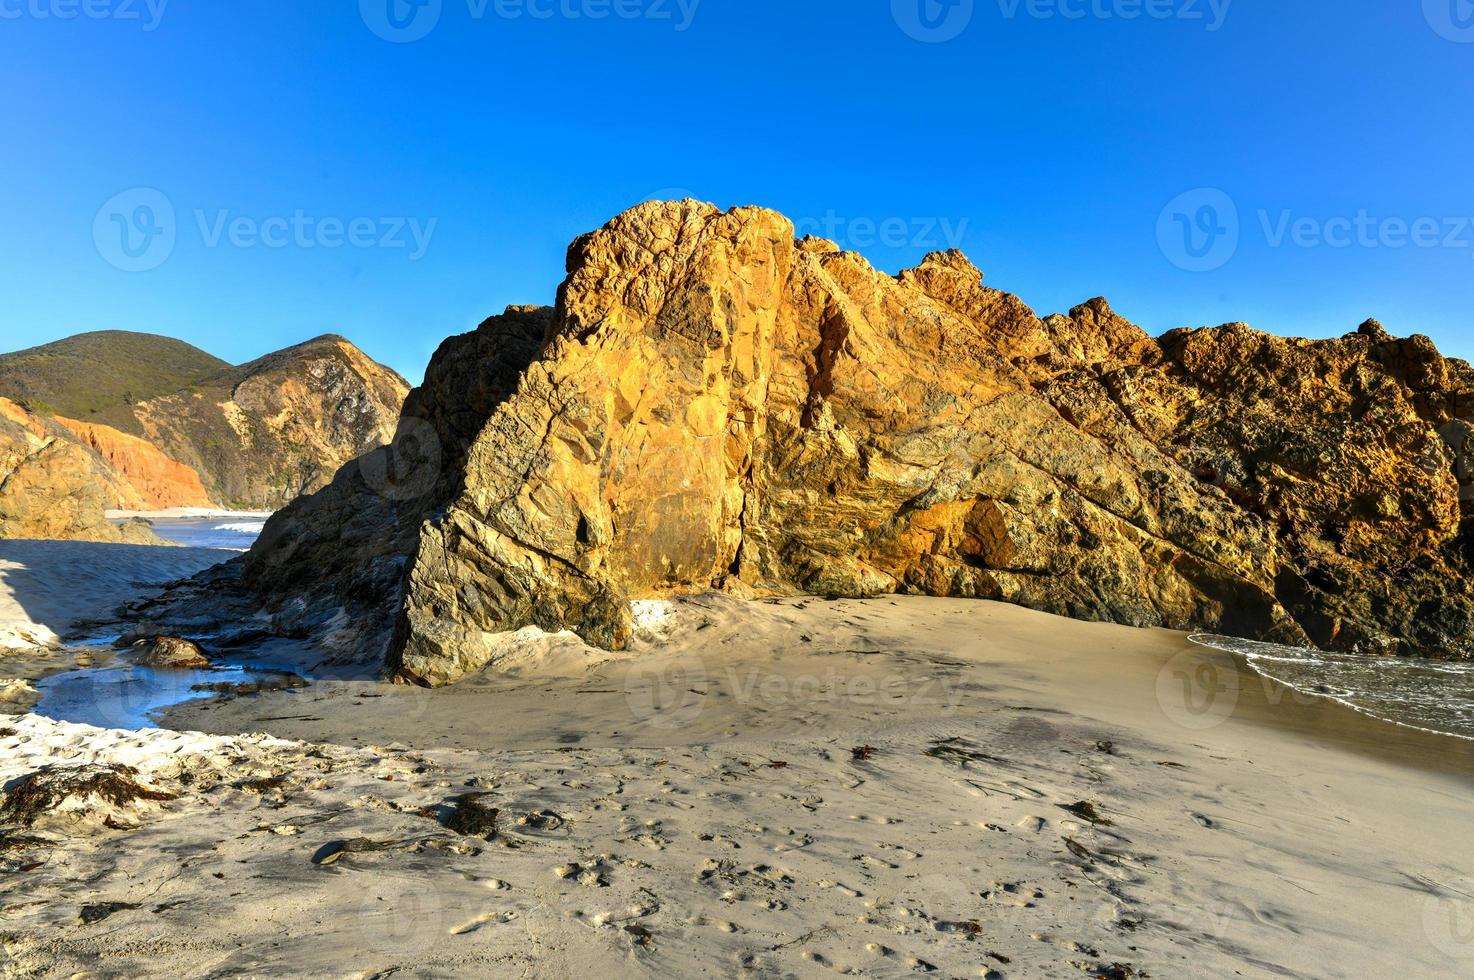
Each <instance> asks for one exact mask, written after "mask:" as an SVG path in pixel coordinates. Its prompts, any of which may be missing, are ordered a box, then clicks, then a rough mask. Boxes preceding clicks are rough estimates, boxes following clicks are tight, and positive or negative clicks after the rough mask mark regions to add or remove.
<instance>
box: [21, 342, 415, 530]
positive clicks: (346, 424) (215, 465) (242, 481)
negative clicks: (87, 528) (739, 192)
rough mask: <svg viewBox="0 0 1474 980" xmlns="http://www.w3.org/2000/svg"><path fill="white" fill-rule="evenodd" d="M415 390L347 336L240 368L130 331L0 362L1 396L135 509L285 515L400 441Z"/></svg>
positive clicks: (112, 502) (114, 500)
mask: <svg viewBox="0 0 1474 980" xmlns="http://www.w3.org/2000/svg"><path fill="white" fill-rule="evenodd" d="M408 390H409V386H408V385H407V384H406V383H405V381H404V379H402V378H400V377H399V375H398V374H396V373H395V372H393V371H391V370H390V369H389V368H386V367H384V366H383V365H380V364H377V363H375V362H374V361H373V360H371V359H370V358H368V357H367V356H366V355H365V354H364V353H363V352H362V351H360V350H359V349H358V348H356V347H354V346H353V345H352V344H350V343H349V342H348V341H346V340H344V339H343V338H341V337H337V336H323V337H319V338H317V339H315V340H312V341H308V342H307V343H305V344H300V345H298V346H296V347H292V348H288V349H287V350H283V351H278V352H277V353H275V354H270V355H267V356H266V357H263V358H261V359H259V360H257V361H253V362H252V363H250V364H246V365H244V366H242V367H232V366H231V365H229V364H227V363H226V362H224V361H221V360H220V359H218V358H215V357H212V356H210V355H209V354H206V353H205V352H203V351H200V350H197V349H196V348H193V347H190V346H189V345H188V344H184V343H181V342H179V341H176V340H171V339H169V338H167V337H156V336H152V335H148V334H134V333H126V332H123V331H103V332H100V333H90V334H81V335H78V336H76V337H71V338H68V339H66V340H63V341H58V342H56V343H54V344H47V345H45V346H43V347H37V348H32V349H30V350H25V351H19V352H17V353H14V354H5V355H0V395H9V396H11V397H13V398H15V399H16V400H18V401H22V402H24V403H25V404H27V405H28V406H30V407H31V408H32V410H33V411H34V412H35V413H36V414H38V415H44V416H54V417H55V418H56V420H57V421H58V422H61V423H64V424H65V426H66V427H67V429H69V430H70V434H66V433H64V434H63V435H64V437H66V438H74V439H75V440H76V441H77V442H79V443H80V444H82V445H83V446H85V447H86V448H87V449H89V450H91V451H95V452H96V453H97V454H99V455H101V456H102V457H103V458H104V459H106V460H107V461H108V462H109V464H110V465H111V467H112V469H113V471H114V472H113V474H112V475H111V476H109V477H107V478H106V479H105V482H107V483H108V490H109V492H108V497H109V502H108V505H109V506H115V507H122V508H125V509H156V508H164V507H176V506H208V505H210V504H215V505H219V506H225V507H235V508H242V509H250V510H257V509H274V508H277V507H280V506H282V505H284V504H285V503H287V502H288V501H290V500H292V499H293V498H295V497H297V496H298V495H300V494H302V493H310V492H312V491H314V490H317V489H320V488H321V487H323V486H325V485H326V484H327V483H328V481H329V480H330V479H331V478H332V475H333V474H334V473H336V472H337V471H338V469H339V468H340V467H342V466H343V464H344V463H346V462H348V461H349V460H350V459H353V458H354V457H355V456H358V455H360V454H362V453H364V452H367V451H368V450H370V449H373V448H375V447H377V446H381V445H383V444H384V443H386V442H388V441H389V439H390V438H391V437H392V436H393V434H394V426H395V421H396V419H397V418H398V416H399V412H400V408H401V407H402V405H403V403H404V397H405V395H406V393H407V392H408Z"/></svg>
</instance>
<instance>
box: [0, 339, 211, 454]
mask: <svg viewBox="0 0 1474 980" xmlns="http://www.w3.org/2000/svg"><path fill="white" fill-rule="evenodd" d="M232 370H233V368H232V366H231V365H230V364H229V363H228V362H226V361H222V360H221V359H220V358H218V357H214V356H212V355H210V354H207V353H205V352H204V351H202V350H200V349H199V348H197V347H191V346H190V345H189V344H186V343H184V342H183V341H181V340H174V339H172V338H170V337H158V336H155V335H153V334H144V333H131V332H129V331H125V330H101V331H97V332H95V333H84V334H78V335H77V336H75V337H68V338H66V339H65V340H58V341H56V342H55V343H51V344H45V345H43V346H40V347H32V348H30V349H28V350H22V351H16V352H15V353H13V354H0V395H3V396H5V397H7V398H10V399H11V400H13V401H17V402H20V403H21V404H23V405H26V406H27V407H28V408H30V409H32V410H33V411H36V412H41V413H45V414H56V415H65V416H67V417H69V418H74V419H80V420H82V421H84V422H101V423H103V424H105V425H111V426H113V427H114V428H117V429H121V430H123V431H124V432H129V433H132V434H134V435H140V434H141V432H140V428H139V425H138V420H137V419H136V418H134V416H133V413H132V412H131V411H130V410H129V406H130V405H133V404H134V403H136V402H140V401H144V400H147V399H149V398H156V397H158V396H160V395H167V394H172V393H174V392H177V391H181V390H183V389H185V388H189V387H191V386H193V385H199V384H202V383H204V382H207V381H209V380H211V379H213V378H215V377H218V376H220V375H222V374H224V373H226V372H229V371H232Z"/></svg>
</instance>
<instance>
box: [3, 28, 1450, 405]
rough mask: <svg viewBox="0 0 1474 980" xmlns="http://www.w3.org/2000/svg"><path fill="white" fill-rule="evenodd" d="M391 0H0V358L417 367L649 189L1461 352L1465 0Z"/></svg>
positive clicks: (1031, 279)
mask: <svg viewBox="0 0 1474 980" xmlns="http://www.w3.org/2000/svg"><path fill="white" fill-rule="evenodd" d="M416 2H419V3H423V4H425V6H423V7H415V6H411V5H410V4H409V3H408V2H407V0H362V2H360V0H315V2H311V3H304V2H302V0H290V2H289V0H253V2H251V3H249V4H243V3H220V2H218V0H0V80H3V82H4V85H5V91H6V92H7V97H6V99H4V100H3V102H0V126H3V131H4V132H5V133H6V134H7V135H8V137H9V138H8V139H7V141H6V143H7V146H6V149H5V151H4V152H3V154H0V178H3V179H0V213H3V215H4V216H5V232H4V234H3V235H0V290H3V294H4V296H5V302H4V304H3V307H0V348H4V349H15V348H20V347H25V346H30V345H32V344H37V343H42V342H45V341H48V340H52V339H56V338H58V337H62V336H66V335H68V334H72V333H77V332H80V331H84V330H95V329H104V328H119V329H130V330H144V331H150V332H157V333H164V334H169V335H172V336H177V337H180V338H183V339H185V340H188V341H190V342H192V343H195V344H197V345H199V346H201V347H204V348H206V349H208V350H210V351H212V352H214V353H216V354H218V355H220V356H222V357H226V358H228V359H230V360H233V361H243V360H246V359H249V358H251V357H254V356H256V355H259V354H261V353H264V352H266V351H269V350H273V349H276V348H279V347H282V346H285V345H287V344H290V343H293V342H296V341H299V340H302V339H305V338H307V337H309V336H312V335H315V334H318V333H322V332H327V331H335V332H339V333H343V334H345V335H347V336H349V337H350V338H352V339H353V340H354V341H356V342H358V343H359V344H360V345H361V346H363V347H364V348H365V349H366V350H368V351H369V353H371V354H372V355H374V356H375V357H377V358H379V359H380V360H383V361H385V362H387V363H389V364H391V365H392V366H394V367H396V368H398V369H399V370H400V371H401V372H403V373H404V374H405V375H407V376H409V377H410V378H411V379H412V380H418V378H419V377H420V374H421V372H422V370H423V367H424V364H425V362H426V361H427V359H428V358H429V356H430V354H431V353H432V352H433V351H434V349H435V347H436V346H437V344H438V343H439V341H440V340H441V339H442V338H443V337H445V336H446V335H448V334H452V333H458V332H461V331H464V330H467V329H470V328H471V327H473V326H474V325H475V324H476V323H477V322H479V320H480V319H482V318H483V317H484V316H486V315H488V314H490V313H493V312H497V311H499V310H500V309H501V308H502V307H503V306H505V305H506V304H507V303H512V302H518V303H521V302H551V301H552V299H553V296H554V292H555V289H556V287H557V284H558V282H559V281H560V279H561V277H562V272H563V258H564V253H565V250H566V248H567V245H568V242H569V241H570V240H571V239H572V238H573V237H574V236H576V235H577V234H580V233H581V232H584V231H587V230H589V229H591V228H594V227H596V226H598V225H600V224H602V223H603V222H604V221H606V220H607V219H608V218H609V217H611V216H612V215H614V214H615V213H617V212H619V211H620V210H622V209H623V208H625V207H627V206H629V205H631V204H634V203H636V202H638V201H640V200H643V199H646V198H649V197H651V196H655V195H658V194H664V195H670V194H672V193H675V192H677V191H679V192H683V193H684V192H689V193H690V194H692V195H694V196H697V197H701V198H704V199H707V200H711V201H714V202H716V203H718V204H720V205H722V206H730V205H735V204H749V203H751V204H763V205H767V206H770V207H775V208H778V209H779V210H782V211H784V212H785V213H787V214H788V215H789V216H790V217H794V218H795V219H799V220H801V221H803V223H804V226H805V227H806V228H808V229H810V230H814V231H816V232H819V233H826V234H828V235H829V236H830V237H837V238H838V239H840V241H841V242H843V243H845V244H847V245H850V246H851V247H854V248H856V249H857V250H858V251H861V252H863V253H864V254H865V255H866V256H867V257H868V258H869V259H870V260H871V261H872V262H873V263H874V264H876V265H877V266H879V267H881V268H884V269H886V270H889V271H896V270H899V269H901V268H903V267H906V266H908V265H911V264H914V263H915V262H917V261H919V260H920V258H921V257H922V256H923V255H924V254H925V253H926V252H928V251H931V250H933V249H936V248H943V247H947V246H950V245H953V244H956V245H960V247H962V248H963V249H964V250H965V251H966V252H967V253H968V254H969V255H970V256H971V257H972V258H973V260H974V261H975V262H976V263H977V265H978V266H979V267H980V268H982V269H983V271H984V272H985V273H986V275H987V282H988V283H990V284H991V285H994V286H997V287H999V288H1001V289H1007V290H1009V291H1011V292H1015V293H1018V294H1019V295H1020V296H1022V297H1023V298H1024V299H1025V300H1026V301H1027V302H1028V303H1030V304H1031V305H1032V306H1034V308H1035V309H1037V310H1038V311H1040V312H1041V313H1047V312H1053V311H1057V310H1063V309H1066V308H1068V307H1069V306H1071V305H1073V304H1075V303H1078V302H1080V301H1081V300H1083V299H1086V298H1089V297H1091V296H1095V295H1105V296H1107V297H1109V298H1110V300H1111V302H1112V304H1113V305H1114V307H1115V308H1116V310H1117V311H1118V312H1120V313H1121V314H1123V315H1125V316H1127V317H1129V318H1131V319H1133V320H1135V321H1136V322H1138V323H1141V324H1142V325H1143V326H1145V327H1146V328H1147V329H1149V330H1151V331H1152V332H1154V333H1155V332H1160V331H1162V330H1166V329H1170V328H1172V327H1176V326H1184V325H1189V326H1198V325H1203V324H1217V323H1221V322H1225V321H1228V320H1247V321H1249V322H1250V323H1252V324H1254V325H1255V326H1258V327H1261V328H1263V329H1267V330H1272V331H1275V332H1278V333H1284V334H1295V335H1305V336H1330V335H1336V334H1340V333H1344V332H1346V331H1348V330H1351V329H1354V328H1355V327H1356V325H1357V324H1358V323H1360V322H1361V321H1362V320H1363V319H1365V318H1366V317H1369V316H1376V317H1378V318H1380V319H1382V320H1383V321H1384V322H1385V323H1386V324H1387V326H1388V327H1389V329H1391V330H1392V331H1393V332H1394V333H1398V334H1406V333H1414V332H1421V333H1427V334H1429V335H1431V336H1432V337H1433V338H1434V339H1435V340H1436V341H1437V342H1438V344H1439V346H1440V347H1441V348H1442V349H1444V350H1445V351H1446V352H1450V353H1454V354H1458V355H1461V356H1470V355H1474V325H1471V324H1470V318H1469V311H1471V310H1474V222H1471V219H1474V180H1471V179H1470V167H1469V165H1470V161H1471V159H1474V124H1471V121H1474V116H1471V114H1470V111H1469V105H1470V98H1471V96H1474V3H1471V0H1379V2H1376V3H1372V2H1365V0H1362V2H1358V3H1357V4H1355V5H1351V4H1347V3H1344V2H1331V0H970V2H969V0H947V2H948V3H949V4H954V5H953V6H947V5H944V4H942V3H941V2H940V0H863V2H862V0H782V2H767V0H741V2H738V0H416ZM150 4H152V6H150ZM391 4H392V5H393V6H391ZM391 14H393V15H395V17H396V18H397V20H391V19H390V15H391ZM1133 15H1134V16H1133ZM394 24H402V25H405V26H404V29H403V30H397V29H396V28H395V27H394V26H393V25H394ZM421 33H423V34H424V36H423V37H421V38H420V39H418V40H414V41H409V40H408V38H409V37H410V36H411V35H416V34H421ZM380 35H386V36H388V37H389V38H391V40H385V39H384V37H382V36H380ZM1169 204H1170V207H1169ZM1205 208H1208V209H1209V210H1207V211H1205V210H1204V209H1205ZM1164 209H1166V210H1165V211H1164ZM171 211H172V214H173V217H172V220H171V219H170V218H169V212H171ZM416 229H417V230H418V232H419V234H420V237H419V239H418V242H417V239H416V238H415V236H414V234H413V232H414V231H415V230H416ZM1235 230H1236V234H1235ZM125 232H126V234H127V236H128V238H127V239H126V240H125V238H124V237H123V236H124V233H125ZM146 233H147V234H146ZM125 245H127V249H125V248H124V246H125ZM130 252H131V253H133V254H130ZM130 268H138V269H141V270H142V271H127V270H128V269H130Z"/></svg>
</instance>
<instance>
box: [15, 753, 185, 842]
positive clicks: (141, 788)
mask: <svg viewBox="0 0 1474 980" xmlns="http://www.w3.org/2000/svg"><path fill="white" fill-rule="evenodd" d="M137 776H138V770H136V769H133V768H132V767H130V766H118V765H90V764H89V765H80V766H47V767H46V768H44V769H39V770H37V771H36V772H33V773H31V774H30V775H29V776H22V777H21V778H20V779H19V780H17V781H16V782H15V783H13V784H12V785H11V787H10V792H9V794H8V795H7V796H6V797H5V803H4V804H3V805H0V823H11V824H19V825H20V826H23V827H30V826H32V825H33V824H34V823H35V822H36V821H37V820H39V819H41V818H42V817H44V816H46V815H48V814H50V813H53V812H54V811H56V810H57V809H59V808H60V807H61V806H62V805H63V804H64V803H66V802H67V801H69V800H78V801H94V802H95V804H96V805H99V806H102V805H106V806H112V807H127V806H130V805H131V804H133V803H137V802H140V801H149V802H162V801H165V800H172V799H175V798H176V797H175V795H174V794H173V793H166V792H164V791H163V790H158V789H152V788H150V787H148V786H145V785H143V784H142V783H140V782H138V779H137Z"/></svg>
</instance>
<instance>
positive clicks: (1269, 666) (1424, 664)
mask: <svg viewBox="0 0 1474 980" xmlns="http://www.w3.org/2000/svg"><path fill="white" fill-rule="evenodd" d="M1191 639H1192V641H1193V642H1194V643H1196V644H1198V645H1199V646H1205V647H1211V648H1212V649H1215V650H1224V651H1227V652H1228V653H1232V654H1235V655H1237V656H1239V657H1241V658H1242V659H1243V661H1244V662H1245V663H1246V664H1247V665H1248V666H1249V668H1250V669H1252V670H1253V671H1254V672H1255V673H1257V674H1260V675H1261V676H1264V677H1268V678H1270V679H1271V680H1274V681H1278V682H1279V683H1281V684H1283V685H1285V686H1286V687H1288V688H1290V689H1291V690H1293V691H1296V692H1298V693H1300V694H1302V695H1307V696H1312V697H1321V698H1329V699H1331V700H1334V701H1339V702H1340V703H1341V704H1344V705H1346V706H1347V707H1349V708H1352V709H1354V710H1356V711H1360V712H1361V713H1363V714H1366V715H1371V716H1372V717H1374V718H1380V719H1382V720H1383V721H1390V722H1393V723H1394V724H1398V725H1404V726H1406V727H1408V728H1417V729H1421V730H1423V731H1427V732H1436V733H1438V734H1441V735H1451V736H1454V737H1455V738H1462V739H1468V740H1471V741H1474V663H1468V662H1458V661H1444V660H1413V659H1406V658H1398V657H1368V656H1361V655H1358V654H1352V653H1327V652H1324V651H1321V650H1308V649H1305V648H1302V647H1287V646H1281V645H1279V644H1277V643H1259V642H1256V641H1254V640H1240V639H1236V638H1234V637H1228V636H1213V635H1208V634H1198V635H1196V636H1193V637H1192V638H1191Z"/></svg>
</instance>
